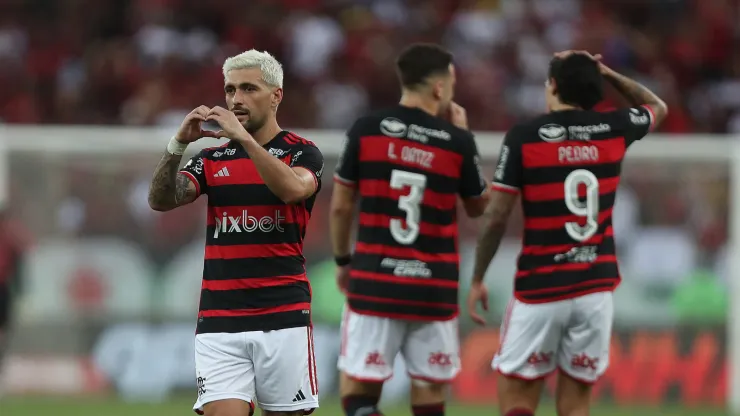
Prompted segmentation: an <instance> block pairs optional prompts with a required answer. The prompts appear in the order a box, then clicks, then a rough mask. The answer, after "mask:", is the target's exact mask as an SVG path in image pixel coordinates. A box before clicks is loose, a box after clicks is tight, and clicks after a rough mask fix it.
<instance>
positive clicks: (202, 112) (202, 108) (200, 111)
mask: <svg viewBox="0 0 740 416" xmlns="http://www.w3.org/2000/svg"><path fill="white" fill-rule="evenodd" d="M193 111H194V112H195V113H196V114H200V115H201V116H203V117H206V116H208V112H209V111H211V109H210V108H208V107H206V106H204V105H202V106H200V107H198V108H196V109H195V110H193Z"/></svg>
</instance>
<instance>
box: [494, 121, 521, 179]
mask: <svg viewBox="0 0 740 416" xmlns="http://www.w3.org/2000/svg"><path fill="white" fill-rule="evenodd" d="M519 135H520V134H519V129H518V128H516V127H515V128H513V129H511V130H510V131H509V132H508V133H506V137H504V142H503V144H502V145H501V152H499V156H498V163H497V164H496V172H495V173H494V174H493V185H492V187H493V189H496V190H498V191H503V192H510V193H518V192H519V190H520V189H521V188H522V138H521V137H519Z"/></svg>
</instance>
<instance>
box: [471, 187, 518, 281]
mask: <svg viewBox="0 0 740 416" xmlns="http://www.w3.org/2000/svg"><path fill="white" fill-rule="evenodd" d="M511 205H513V204H510V203H508V202H507V203H503V204H500V203H496V202H492V203H490V204H489V205H488V207H487V208H486V212H485V213H484V214H483V215H484V217H483V221H484V225H483V230H482V231H481V233H480V234H479V235H478V245H477V247H476V249H475V268H474V269H473V270H474V271H473V282H475V283H480V282H482V281H483V276H485V274H486V270H487V269H488V265H489V264H490V263H491V260H493V257H494V256H495V255H496V252H497V251H498V247H499V246H500V245H501V240H502V239H503V238H504V234H505V233H506V223H507V220H508V218H509V215H510V213H511V209H512V208H511Z"/></svg>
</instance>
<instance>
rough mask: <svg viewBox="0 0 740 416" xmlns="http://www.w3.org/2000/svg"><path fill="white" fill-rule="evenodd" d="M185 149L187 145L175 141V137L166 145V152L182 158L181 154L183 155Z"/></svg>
mask: <svg viewBox="0 0 740 416" xmlns="http://www.w3.org/2000/svg"><path fill="white" fill-rule="evenodd" d="M187 147H188V144H187V143H180V142H178V141H177V139H176V138H175V136H172V138H171V139H170V141H169V143H167V152H169V153H170V154H173V155H178V156H182V154H183V153H185V149H186V148H187Z"/></svg>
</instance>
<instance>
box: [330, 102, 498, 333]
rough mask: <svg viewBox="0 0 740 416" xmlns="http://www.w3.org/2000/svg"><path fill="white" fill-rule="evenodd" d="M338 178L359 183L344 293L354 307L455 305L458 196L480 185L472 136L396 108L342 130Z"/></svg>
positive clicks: (434, 316) (425, 309)
mask: <svg viewBox="0 0 740 416" xmlns="http://www.w3.org/2000/svg"><path fill="white" fill-rule="evenodd" d="M334 178H335V180H336V181H337V182H339V183H341V184H344V185H349V186H357V187H358V189H359V194H360V197H361V200H360V218H359V232H358V235H357V242H356V245H355V248H354V255H353V259H352V264H351V271H350V282H349V289H348V293H347V297H348V305H349V307H350V308H351V309H352V310H354V311H355V312H357V313H361V314H368V315H377V316H384V317H391V318H399V319H410V320H445V319H451V318H454V317H455V316H456V315H457V313H458V306H457V292H458V251H457V212H456V207H457V196H458V195H460V196H461V197H463V198H471V197H478V196H480V195H481V194H482V193H483V192H484V191H485V189H486V181H485V179H483V178H482V176H481V174H480V170H479V167H478V149H477V147H476V145H475V140H474V139H473V135H472V134H471V133H470V132H468V131H465V130H462V129H459V128H457V127H455V126H454V125H452V124H451V123H449V122H447V121H445V120H443V119H441V118H437V117H433V116H431V115H429V114H427V113H426V112H424V111H422V110H420V109H416V108H408V107H403V106H396V107H393V108H390V109H387V110H383V111H379V112H377V113H374V114H372V115H370V116H366V117H362V118H360V119H359V120H357V121H356V122H355V124H354V125H353V126H352V127H351V128H350V130H349V131H348V133H347V139H346V142H345V146H344V149H343V151H342V154H341V156H340V160H339V162H338V165H337V169H336V173H335V176H334Z"/></svg>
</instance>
